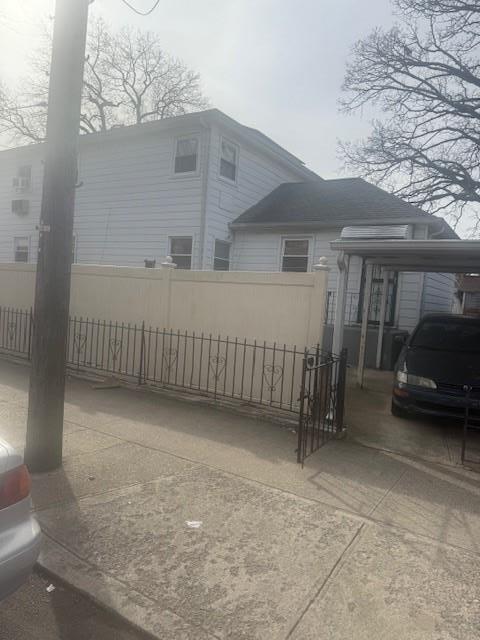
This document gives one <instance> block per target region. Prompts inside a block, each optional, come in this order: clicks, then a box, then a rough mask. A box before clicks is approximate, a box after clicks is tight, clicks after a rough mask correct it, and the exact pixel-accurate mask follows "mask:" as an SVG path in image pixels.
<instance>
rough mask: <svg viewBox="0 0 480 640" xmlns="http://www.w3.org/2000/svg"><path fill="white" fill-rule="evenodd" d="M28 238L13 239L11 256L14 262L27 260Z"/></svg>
mask: <svg viewBox="0 0 480 640" xmlns="http://www.w3.org/2000/svg"><path fill="white" fill-rule="evenodd" d="M29 249H30V238H28V237H27V236H25V237H18V238H14V239H13V254H14V255H13V257H14V260H15V262H28V254H29Z"/></svg>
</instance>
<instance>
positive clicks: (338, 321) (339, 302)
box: [332, 253, 350, 354]
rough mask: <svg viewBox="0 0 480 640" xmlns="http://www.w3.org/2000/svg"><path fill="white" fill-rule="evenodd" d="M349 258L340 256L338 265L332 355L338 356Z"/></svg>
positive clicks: (341, 338) (343, 319)
mask: <svg viewBox="0 0 480 640" xmlns="http://www.w3.org/2000/svg"><path fill="white" fill-rule="evenodd" d="M349 260H350V256H349V255H348V254H343V253H342V254H340V256H339V257H338V260H337V264H338V282H337V299H336V304H335V320H334V323H333V338H332V353H337V354H340V353H341V352H342V349H343V328H344V323H345V306H346V303H347V285H348V266H349Z"/></svg>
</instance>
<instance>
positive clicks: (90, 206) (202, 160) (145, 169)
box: [0, 109, 320, 269]
mask: <svg viewBox="0 0 480 640" xmlns="http://www.w3.org/2000/svg"><path fill="white" fill-rule="evenodd" d="M222 143H223V148H224V151H225V150H227V152H228V151H229V150H234V152H235V153H234V155H233V157H232V156H230V157H229V158H227V159H225V158H223V160H224V162H223V166H222ZM179 153H181V154H183V156H182V157H178V154H179ZM185 154H190V155H185ZM193 157H195V159H194V160H193ZM189 163H190V165H189ZM192 163H193V164H192ZM24 167H28V168H29V171H30V179H29V180H27V181H24V182H23V183H22V184H19V181H18V177H19V174H20V172H21V171H22V168H24ZM78 173H79V176H78V184H79V186H78V190H77V193H76V202H75V223H74V233H75V261H76V262H80V263H95V264H123V265H129V266H143V265H144V260H145V259H154V260H156V261H157V263H158V262H160V261H161V260H162V259H164V258H165V256H166V255H168V254H173V253H175V251H174V250H173V249H175V246H172V240H173V241H174V245H175V239H177V238H178V239H181V240H182V241H180V242H177V243H176V246H177V250H181V251H186V250H188V251H190V253H191V265H190V266H191V268H194V269H212V268H213V267H214V253H215V240H219V241H223V242H227V243H228V244H230V243H231V236H230V230H229V223H230V222H231V221H232V220H234V219H235V218H237V217H238V216H239V215H240V214H241V213H242V212H243V211H244V210H245V209H247V208H248V207H250V206H251V205H253V204H254V203H255V202H257V201H258V200H260V199H261V198H263V197H264V196H265V195H267V194H268V193H269V192H270V191H272V189H274V188H275V187H276V186H278V185H279V184H281V183H282V182H289V181H299V180H311V179H320V178H319V177H318V176H317V175H316V174H314V173H313V172H311V171H309V170H308V169H307V168H306V167H305V165H304V164H303V163H302V162H301V161H300V160H298V159H297V158H295V156H293V155H292V154H290V153H288V152H287V151H285V150H284V149H282V148H281V147H280V146H279V145H277V144H275V143H274V142H273V141H272V140H270V139H269V138H267V137H266V136H264V135H263V134H261V133H260V132H258V131H255V130H253V129H250V128H248V127H244V126H243V125H241V124H239V123H238V122H236V121H235V120H232V119H231V118H229V117H228V116H226V115H224V114H223V113H221V112H220V111H217V110H215V109H212V110H208V111H205V112H200V113H197V114H188V115H185V116H179V117H176V118H169V119H165V120H161V121H157V122H152V123H146V124H142V125H137V126H131V127H120V128H116V129H113V130H110V131H108V132H107V133H100V134H91V135H85V136H81V137H80V144H79V160H78ZM222 174H225V175H222ZM42 177H43V146H42V145H30V146H25V147H19V148H15V149H10V150H7V151H2V152H0V233H1V238H0V261H1V262H9V261H13V260H14V258H15V246H16V243H17V244H18V242H21V243H23V244H24V243H25V242H28V247H29V250H28V261H29V262H34V261H35V257H36V253H37V239H38V232H37V230H36V227H37V225H38V223H39V218H40V205H41V189H42ZM17 200H20V201H25V202H27V203H28V204H27V207H28V210H20V209H17V210H16V211H14V210H13V209H14V208H15V207H16V206H17V205H15V204H14V201H17ZM190 238H191V249H189V248H188V242H186V239H190ZM23 244H22V246H23ZM219 248H220V249H221V250H223V253H224V255H225V250H228V249H229V246H228V245H226V246H225V245H224V246H222V245H220V247H219ZM24 256H25V254H23V257H24ZM226 262H228V260H227V261H226Z"/></svg>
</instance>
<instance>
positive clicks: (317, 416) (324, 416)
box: [297, 347, 347, 464]
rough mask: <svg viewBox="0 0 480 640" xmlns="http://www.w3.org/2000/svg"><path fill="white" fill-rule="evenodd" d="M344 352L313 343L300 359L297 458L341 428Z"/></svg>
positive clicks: (343, 394)
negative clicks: (301, 361)
mask: <svg viewBox="0 0 480 640" xmlns="http://www.w3.org/2000/svg"><path fill="white" fill-rule="evenodd" d="M346 370H347V352H346V350H345V349H344V350H343V351H342V353H341V355H339V356H338V355H335V354H333V353H329V352H325V351H322V350H321V349H320V348H319V347H316V348H315V349H314V350H313V351H310V352H309V353H306V354H305V357H304V359H303V371H302V383H301V389H300V418H299V425H298V449H297V461H298V462H299V463H301V464H303V462H304V460H305V458H308V456H309V455H311V454H312V453H314V452H315V451H317V450H318V449H319V448H320V447H321V446H322V445H324V444H325V443H326V442H328V440H330V439H331V438H333V437H334V436H335V435H336V434H337V433H338V432H339V431H341V429H342V428H343V416H344V403H345V382H346Z"/></svg>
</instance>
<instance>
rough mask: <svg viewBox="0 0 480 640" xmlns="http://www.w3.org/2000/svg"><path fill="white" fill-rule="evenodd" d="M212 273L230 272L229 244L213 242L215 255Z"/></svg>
mask: <svg viewBox="0 0 480 640" xmlns="http://www.w3.org/2000/svg"><path fill="white" fill-rule="evenodd" d="M213 270H214V271H230V243H229V242H225V241H224V240H215V255H214V257H213Z"/></svg>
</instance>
